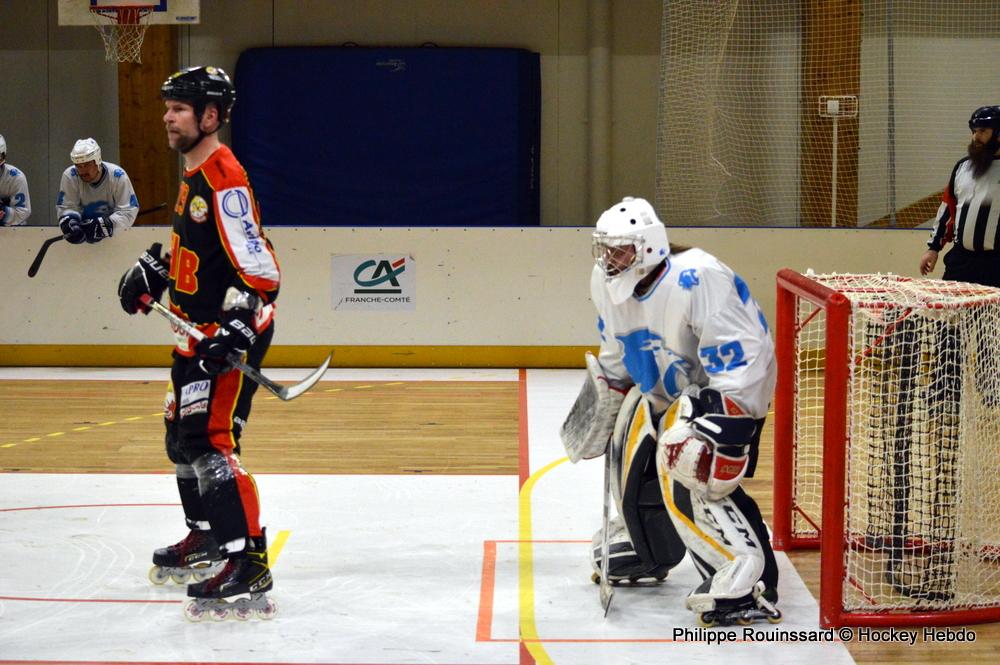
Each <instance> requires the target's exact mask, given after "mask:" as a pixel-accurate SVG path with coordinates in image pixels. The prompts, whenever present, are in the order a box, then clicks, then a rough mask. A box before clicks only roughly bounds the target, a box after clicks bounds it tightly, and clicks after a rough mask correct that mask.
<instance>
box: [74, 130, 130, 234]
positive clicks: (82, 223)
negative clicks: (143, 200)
mask: <svg viewBox="0 0 1000 665" xmlns="http://www.w3.org/2000/svg"><path fill="white" fill-rule="evenodd" d="M69 156H70V160H72V162H73V166H70V167H69V168H67V169H66V170H65V171H63V174H62V179H61V180H60V182H59V195H58V197H57V198H56V217H57V218H58V219H59V230H60V231H62V233H63V236H65V238H66V240H67V241H68V242H70V243H72V244H74V245H77V244H80V243H82V242H88V243H96V242H100V241H102V240H104V239H105V238H110V237H111V236H113V235H114V234H115V233H117V232H119V231H123V230H124V229H127V228H129V227H130V226H132V224H133V223H134V222H135V218H136V217H137V216H138V214H139V200H138V199H137V198H136V195H135V190H134V189H133V188H132V182H131V180H129V177H128V174H127V173H125V169H123V168H122V167H120V166H118V165H117V164H112V163H111V162H107V161H103V160H102V159H101V146H99V145H98V144H97V141H95V140H94V139H90V138H87V139H80V140H79V141H77V142H76V143H75V144H74V145H73V149H72V150H71V151H70V153H69Z"/></svg>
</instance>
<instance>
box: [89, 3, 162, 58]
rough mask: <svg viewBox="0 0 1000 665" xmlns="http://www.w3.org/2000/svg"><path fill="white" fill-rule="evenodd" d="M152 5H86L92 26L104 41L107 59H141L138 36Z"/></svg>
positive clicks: (145, 26) (140, 40)
mask: <svg viewBox="0 0 1000 665" xmlns="http://www.w3.org/2000/svg"><path fill="white" fill-rule="evenodd" d="M153 9H155V6H154V5H128V6H124V5H117V6H109V5H95V6H93V7H91V8H90V14H91V17H92V18H93V19H94V27H95V28H97V32H99V33H101V39H102V40H103V41H104V59H105V60H107V61H108V62H142V58H141V56H140V52H141V51H142V39H143V37H145V36H146V28H148V27H149V18H150V16H152V14H153Z"/></svg>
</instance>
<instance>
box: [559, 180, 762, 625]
mask: <svg viewBox="0 0 1000 665" xmlns="http://www.w3.org/2000/svg"><path fill="white" fill-rule="evenodd" d="M593 253H594V257H595V261H596V265H595V266H594V269H593V272H592V274H591V297H592V299H593V301H594V304H595V306H596V307H597V311H598V320H597V326H598V330H599V332H600V337H601V346H600V353H599V355H598V356H597V357H596V358H595V357H593V356H590V357H588V359H587V361H588V362H587V364H588V377H587V381H586V383H585V385H584V390H582V391H581V394H580V397H579V398H578V400H577V403H576V404H574V408H573V411H572V412H571V414H570V416H569V418H567V422H566V424H565V425H564V426H563V432H562V438H563V443H564V444H565V445H566V448H567V451H568V452H569V455H570V459H571V460H573V461H576V460H578V459H581V458H589V457H596V456H599V455H601V454H603V453H604V452H605V451H606V450H610V451H611V464H612V468H613V469H614V471H613V473H612V478H613V482H612V490H613V494H614V498H615V501H616V504H617V506H618V509H619V513H620V517H619V518H616V519H615V520H613V521H612V523H611V527H610V528H609V534H608V536H607V537H605V536H604V534H603V533H602V532H600V531H599V532H598V534H597V536H595V538H594V542H595V547H596V543H598V542H601V541H603V540H605V539H606V540H607V541H609V542H610V556H609V569H608V577H609V579H610V580H612V581H614V580H615V577H616V575H617V576H618V577H619V578H621V577H629V578H632V577H640V578H641V577H649V576H651V577H654V578H661V577H662V576H663V575H664V574H665V571H666V570H667V569H669V567H671V566H673V565H676V563H677V562H679V561H680V558H681V557H682V556H683V552H684V549H685V548H686V549H687V551H688V552H689V553H690V554H691V558H692V560H693V561H694V564H695V566H696V567H697V569H698V571H699V572H700V573H701V575H702V578H703V582H702V584H701V585H699V586H698V587H697V588H696V589H694V590H693V591H691V593H690V594H689V596H688V598H687V602H686V605H687V607H688V609H690V610H692V611H693V612H695V613H696V614H697V615H698V618H699V620H700V621H701V622H702V623H703V624H704V625H716V624H731V623H734V622H742V623H745V622H752V621H756V620H761V619H767V620H769V621H778V620H780V618H781V613H780V612H779V611H778V610H777V609H776V608H775V603H776V601H777V583H778V569H777V565H776V562H775V558H774V553H773V551H772V550H771V546H770V543H769V541H768V533H767V527H766V526H765V525H764V522H763V520H762V519H761V515H760V510H759V509H758V507H757V504H756V503H755V502H754V500H753V499H752V498H751V497H750V496H749V495H747V494H746V492H745V491H744V490H743V488H742V487H740V482H741V480H742V479H743V478H744V477H751V476H752V475H753V470H754V466H755V464H756V459H757V447H758V444H759V441H760V433H761V429H762V427H763V424H764V417H765V415H766V414H767V410H768V405H769V402H770V399H771V396H772V393H773V391H774V382H775V360H774V344H773V342H772V341H771V337H770V334H769V332H768V328H767V322H766V321H765V319H764V316H763V314H762V313H761V311H760V309H759V308H758V306H757V303H756V302H755V301H754V300H753V298H752V297H751V296H750V291H749V288H748V287H747V285H746V283H745V282H744V281H743V280H742V279H740V277H739V276H738V275H737V274H736V273H734V272H733V271H732V270H731V269H730V268H729V267H728V266H726V265H725V264H723V263H722V262H721V261H719V260H718V259H717V258H715V257H714V256H712V255H711V254H708V253H707V252H704V251H702V250H700V249H689V248H681V247H675V248H674V251H671V247H670V244H669V242H668V240H667V230H666V228H665V227H664V225H663V224H662V222H661V221H660V220H659V218H658V217H657V216H656V212H655V211H654V210H653V207H652V206H651V205H650V204H649V203H648V202H647V201H645V200H643V199H640V198H632V197H626V198H625V199H623V200H622V201H621V202H620V203H618V204H616V205H614V206H612V207H611V208H609V209H608V210H607V211H606V212H604V214H602V215H601V217H600V219H599V220H598V222H597V228H596V230H595V232H594V234H593ZM616 393H617V394H616ZM622 393H627V395H626V396H625V397H624V398H622V397H621V394H622ZM581 402H585V404H582V403H581ZM590 403H593V404H590ZM582 414H585V415H582ZM587 416H589V417H590V422H587ZM609 420H611V422H609ZM609 443H610V446H609V445H608V444H609ZM678 542H682V543H683V545H678ZM616 551H617V552H618V553H621V554H627V556H626V557H625V558H623V561H625V562H628V563H631V564H633V568H632V569H630V570H627V571H625V574H623V573H622V571H621V570H616V561H615V554H616ZM595 557H596V554H595ZM595 568H596V564H595ZM640 569H642V570H643V571H645V572H644V573H643V574H639V575H633V574H631V573H632V572H634V571H636V570H640Z"/></svg>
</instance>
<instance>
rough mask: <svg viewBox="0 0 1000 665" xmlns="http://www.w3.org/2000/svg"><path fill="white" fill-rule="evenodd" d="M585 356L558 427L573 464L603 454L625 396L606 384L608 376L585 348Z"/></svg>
mask: <svg viewBox="0 0 1000 665" xmlns="http://www.w3.org/2000/svg"><path fill="white" fill-rule="evenodd" d="M585 359H586V361H587V377H586V378H585V379H584V382H583V387H582V388H580V394H579V395H577V398H576V402H574V403H573V407H572V408H571V409H570V412H569V415H568V416H567V417H566V421H565V422H564V423H563V425H562V428H561V429H560V430H559V437H560V438H561V439H562V443H563V446H564V447H565V448H566V454H567V455H568V456H569V461H570V462H573V463H574V464H575V463H576V462H579V461H580V460H581V459H592V458H594V457H598V456H600V455H602V454H604V451H605V450H606V449H607V447H608V441H609V439H610V438H611V433H612V432H613V431H614V426H615V419H616V418H617V417H618V412H619V410H620V408H621V404H622V402H623V401H624V399H625V395H624V393H623V392H622V391H621V390H616V389H615V388H613V387H611V386H610V385H609V384H608V378H607V377H606V376H605V375H604V371H603V370H602V369H601V364H600V363H599V362H598V360H597V358H595V357H594V354H592V353H589V352H588V353H587V354H586V355H585Z"/></svg>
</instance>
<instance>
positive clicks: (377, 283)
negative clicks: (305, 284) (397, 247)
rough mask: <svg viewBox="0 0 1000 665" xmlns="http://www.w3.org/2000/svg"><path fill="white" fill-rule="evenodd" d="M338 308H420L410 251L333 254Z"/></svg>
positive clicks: (365, 309)
mask: <svg viewBox="0 0 1000 665" xmlns="http://www.w3.org/2000/svg"><path fill="white" fill-rule="evenodd" d="M330 266H331V274H332V276H333V277H332V279H333V300H332V307H333V309H334V310H337V311H340V310H362V311H392V310H415V309H416V308H417V271H416V262H415V261H414V260H413V257H412V256H410V255H408V254H333V255H331V257H330Z"/></svg>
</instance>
